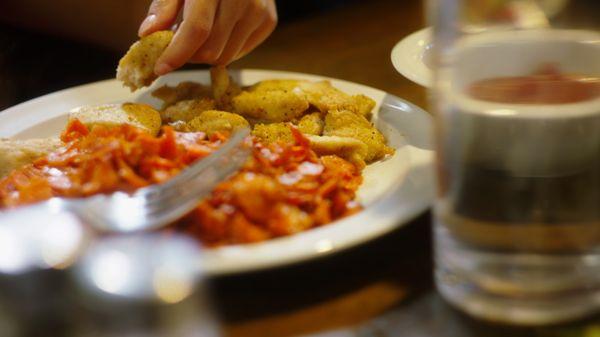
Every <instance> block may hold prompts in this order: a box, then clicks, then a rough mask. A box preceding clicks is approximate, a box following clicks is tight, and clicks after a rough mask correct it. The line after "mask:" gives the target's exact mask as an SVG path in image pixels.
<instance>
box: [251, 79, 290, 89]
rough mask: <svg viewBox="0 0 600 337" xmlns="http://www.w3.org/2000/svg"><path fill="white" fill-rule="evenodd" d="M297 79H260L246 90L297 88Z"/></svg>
mask: <svg viewBox="0 0 600 337" xmlns="http://www.w3.org/2000/svg"><path fill="white" fill-rule="evenodd" d="M298 83H300V81H299V80H286V79H274V80H264V81H260V82H258V83H256V84H254V85H253V86H251V87H249V88H248V89H247V90H248V91H255V92H256V91H273V90H284V91H292V90H294V89H295V88H298Z"/></svg>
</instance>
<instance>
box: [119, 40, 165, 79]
mask: <svg viewBox="0 0 600 337" xmlns="http://www.w3.org/2000/svg"><path fill="white" fill-rule="evenodd" d="M172 39H173V32H172V31H170V30H169V31H159V32H156V33H152V34H150V35H148V36H145V37H143V38H141V39H140V40H139V41H137V42H135V43H134V44H133V45H131V47H130V48H129V51H127V53H126V54H125V56H123V58H121V60H120V61H119V66H118V67H117V79H118V80H120V81H122V82H123V84H124V85H126V86H128V87H129V88H130V89H131V91H135V90H137V89H139V88H142V87H145V86H149V85H150V84H152V82H154V80H155V79H156V78H157V76H156V74H155V73H154V65H155V64H156V61H157V60H158V58H159V57H160V55H161V54H162V53H163V51H164V50H165V49H166V48H167V46H168V45H169V43H171V40H172Z"/></svg>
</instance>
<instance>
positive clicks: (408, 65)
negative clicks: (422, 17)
mask: <svg viewBox="0 0 600 337" xmlns="http://www.w3.org/2000/svg"><path fill="white" fill-rule="evenodd" d="M431 33H432V29H431V27H427V28H424V29H421V30H419V31H416V32H414V33H412V34H410V35H408V36H407V37H405V38H404V39H402V40H401V41H400V42H398V43H397V44H396V45H395V46H394V48H393V49H392V55H391V58H392V64H393V65H394V68H396V70H397V71H398V72H399V73H400V74H402V75H404V77H406V78H408V79H409V80H411V81H413V82H415V83H417V84H420V85H422V86H424V87H430V86H431V81H432V72H431V68H430V67H429V66H428V59H429V58H430V57H431V56H430V53H431V49H432V48H431V47H432V43H431Z"/></svg>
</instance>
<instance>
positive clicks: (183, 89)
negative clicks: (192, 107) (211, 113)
mask: <svg viewBox="0 0 600 337" xmlns="http://www.w3.org/2000/svg"><path fill="white" fill-rule="evenodd" d="M152 96H154V97H156V98H158V99H160V100H161V101H163V106H162V110H164V109H166V108H167V107H169V106H171V105H173V104H175V103H177V102H179V101H185V100H189V99H198V98H212V89H211V88H210V87H209V86H206V85H204V84H200V83H196V82H181V83H179V84H178V85H177V86H175V87H171V86H168V85H163V86H162V87H160V88H158V89H156V90H154V91H153V92H152Z"/></svg>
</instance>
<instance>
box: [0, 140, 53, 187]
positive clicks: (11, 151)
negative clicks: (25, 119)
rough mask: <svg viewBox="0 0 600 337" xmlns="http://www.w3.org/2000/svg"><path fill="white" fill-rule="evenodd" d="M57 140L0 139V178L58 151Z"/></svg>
mask: <svg viewBox="0 0 600 337" xmlns="http://www.w3.org/2000/svg"><path fill="white" fill-rule="evenodd" d="M61 145H62V142H61V141H60V139H58V138H41V139H27V140H13V139H6V138H4V139H2V138H0V178H4V177H5V176H6V175H8V174H9V173H10V172H12V171H13V170H15V169H18V168H21V167H23V166H25V165H27V164H31V163H32V162H33V161H34V160H36V159H38V158H40V157H43V156H45V155H47V154H48V153H50V152H52V151H54V150H56V149H58V148H59V147H60V146H61Z"/></svg>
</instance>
